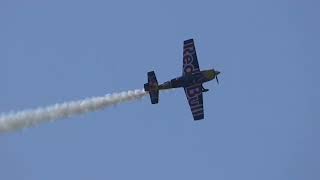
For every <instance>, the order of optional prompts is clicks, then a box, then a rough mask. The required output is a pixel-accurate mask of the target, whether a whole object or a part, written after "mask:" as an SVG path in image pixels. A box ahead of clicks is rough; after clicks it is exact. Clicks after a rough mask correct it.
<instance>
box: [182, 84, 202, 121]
mask: <svg viewBox="0 0 320 180" xmlns="http://www.w3.org/2000/svg"><path fill="white" fill-rule="evenodd" d="M184 92H185V93H186V96H187V99H188V103H189V105H190V109H191V112H192V115H193V119H194V120H200V119H203V117H204V112H203V96H202V86H201V84H196V85H192V86H188V87H185V88H184Z"/></svg>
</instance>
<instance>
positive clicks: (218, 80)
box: [216, 76, 219, 84]
mask: <svg viewBox="0 0 320 180" xmlns="http://www.w3.org/2000/svg"><path fill="white" fill-rule="evenodd" d="M216 79H217V83H218V84H219V79H218V76H216Z"/></svg>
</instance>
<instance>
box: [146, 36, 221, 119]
mask: <svg viewBox="0 0 320 180" xmlns="http://www.w3.org/2000/svg"><path fill="white" fill-rule="evenodd" d="M218 74H220V72H219V71H216V70H214V69H209V70H203V71H200V67H199V63H198V58H197V54H196V48H195V45H194V41H193V39H188V40H185V41H184V43H183V67H182V76H180V77H177V78H174V79H171V80H170V81H166V82H164V83H163V84H160V85H159V84H158V81H157V77H156V75H155V72H154V71H150V72H148V74H147V75H148V82H147V83H146V84H144V90H145V91H146V92H149V95H150V100H151V103H152V104H157V103H158V102H159V90H164V89H172V88H181V87H183V88H184V92H185V94H186V97H187V99H188V103H189V106H190V109H191V112H192V115H193V119H194V120H201V119H203V118H204V110H203V95H202V93H203V92H207V91H209V89H205V88H204V87H203V85H202V84H203V83H205V82H208V81H211V80H213V79H216V80H217V83H218V84H219V80H218Z"/></svg>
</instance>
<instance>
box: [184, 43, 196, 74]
mask: <svg viewBox="0 0 320 180" xmlns="http://www.w3.org/2000/svg"><path fill="white" fill-rule="evenodd" d="M182 71H183V72H182V74H183V75H184V74H186V73H192V74H193V73H195V72H199V71H200V67H199V63H198V58H197V53H196V47H195V45H194V41H193V39H188V40H186V41H184V42H183V70H182Z"/></svg>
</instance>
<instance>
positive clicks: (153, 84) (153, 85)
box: [144, 71, 159, 104]
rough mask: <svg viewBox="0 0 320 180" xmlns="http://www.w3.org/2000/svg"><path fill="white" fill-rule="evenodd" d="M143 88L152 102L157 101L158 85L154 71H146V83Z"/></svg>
mask: <svg viewBox="0 0 320 180" xmlns="http://www.w3.org/2000/svg"><path fill="white" fill-rule="evenodd" d="M144 90H145V91H148V92H149V95H150V99H151V103H152V104H157V103H158V102H159V86H158V81H157V77H156V74H155V73H154V71H150V72H148V83H146V84H144Z"/></svg>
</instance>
